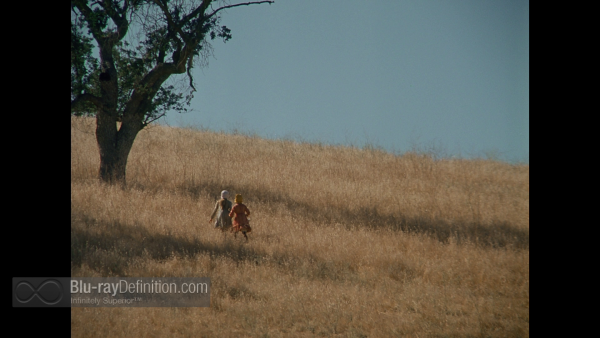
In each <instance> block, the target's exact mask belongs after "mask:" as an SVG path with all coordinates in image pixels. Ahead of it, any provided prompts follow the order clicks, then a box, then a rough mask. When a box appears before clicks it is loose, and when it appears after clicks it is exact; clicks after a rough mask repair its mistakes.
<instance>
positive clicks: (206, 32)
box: [71, 0, 232, 124]
mask: <svg viewBox="0 0 600 338" xmlns="http://www.w3.org/2000/svg"><path fill="white" fill-rule="evenodd" d="M80 2H82V1H80ZM83 2H85V3H86V4H87V6H89V8H90V9H91V13H89V15H87V16H85V15H83V13H81V11H79V9H78V8H74V7H73V4H74V2H73V1H72V13H71V100H72V101H73V100H74V99H75V98H77V97H78V96H79V95H81V94H84V93H89V94H93V95H95V96H97V97H100V95H101V94H100V82H99V76H100V73H101V72H102V70H103V67H104V65H101V64H100V61H99V60H98V56H94V55H93V54H94V52H96V53H97V51H98V49H99V48H101V46H97V48H98V49H94V47H95V45H97V43H93V42H96V41H95V39H94V38H96V39H97V38H98V37H107V36H109V34H111V33H113V32H115V31H116V29H117V28H116V24H115V22H113V21H112V19H111V15H109V14H110V11H109V10H107V9H106V8H104V6H105V5H104V4H103V3H101V2H93V3H90V2H87V1H83ZM111 3H112V8H113V9H114V10H115V11H116V12H117V13H124V9H125V8H126V11H127V12H126V13H125V15H124V17H125V18H127V20H130V21H131V22H128V24H129V26H128V27H129V29H128V31H127V35H126V36H125V37H124V38H122V39H121V40H120V41H118V42H117V43H116V44H115V47H114V48H112V58H113V61H114V67H115V69H116V71H117V83H118V87H117V93H118V102H117V112H116V115H117V116H122V115H123V112H124V110H125V108H126V107H127V103H128V102H129V100H130V99H131V98H132V95H133V93H134V92H137V93H140V92H142V93H143V92H144V91H145V90H148V88H144V87H143V86H141V84H140V83H141V81H142V79H144V77H145V76H146V75H148V73H149V72H150V71H151V70H152V69H154V68H155V67H156V66H157V65H158V64H160V63H166V62H172V63H177V62H179V61H183V62H186V68H187V76H188V77H189V85H188V86H187V88H185V87H182V86H178V87H177V88H176V87H175V86H174V85H173V84H172V83H169V82H168V81H167V82H165V83H163V84H162V86H161V87H160V89H159V90H158V91H157V92H156V95H155V96H154V98H153V100H152V102H151V104H149V105H145V106H144V124H147V123H150V122H152V121H154V120H156V119H158V118H160V117H162V116H163V115H165V114H166V113H167V112H169V111H177V112H183V111H187V108H185V107H186V106H189V105H190V101H191V99H192V98H193V92H194V91H195V88H194V87H193V79H192V75H191V72H190V69H191V68H192V67H193V65H194V62H193V61H194V60H196V61H200V62H201V65H206V64H207V60H208V56H210V54H211V52H212V46H211V45H210V43H209V39H208V38H210V40H214V39H217V38H220V39H222V40H223V41H224V42H227V41H228V40H230V39H231V38H232V35H231V30H230V29H229V28H227V27H226V26H221V25H219V20H220V18H219V16H218V15H214V16H212V17H207V16H204V17H199V16H196V17H193V16H190V14H191V13H193V10H194V6H198V3H197V2H186V1H163V2H162V4H164V6H166V8H167V9H168V12H169V13H170V16H171V18H170V20H172V22H169V20H168V19H167V17H166V16H165V14H164V13H163V12H162V11H161V8H160V7H159V6H158V5H157V4H156V3H155V2H154V1H130V2H129V4H128V6H127V7H125V2H124V1H114V0H113V1H112V2H111ZM194 4H195V5H194ZM113 15H114V13H113ZM190 18H191V19H190ZM173 24H174V25H173ZM174 26H175V27H174ZM99 32H101V33H99ZM94 33H95V34H94ZM190 42H191V45H194V46H195V47H194V50H193V53H192V54H193V55H192V59H190V60H179V58H180V54H181V51H182V48H184V46H186V45H187V44H190ZM194 42H197V43H196V44H194ZM183 76H185V75H183ZM184 92H187V94H186V95H184ZM96 109H97V108H95V106H94V105H92V104H91V103H90V102H86V103H83V104H81V105H78V106H77V107H76V108H74V109H72V112H71V114H72V115H95V114H96Z"/></svg>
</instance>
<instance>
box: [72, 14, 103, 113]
mask: <svg viewBox="0 0 600 338" xmlns="http://www.w3.org/2000/svg"><path fill="white" fill-rule="evenodd" d="M82 28H83V23H82V22H77V21H76V22H73V20H71V100H74V99H75V97H77V95H79V94H83V93H92V94H98V92H99V90H98V76H99V75H100V67H99V64H98V60H97V59H96V58H94V57H93V56H92V49H93V47H94V45H93V44H92V40H93V39H92V38H90V37H87V36H85V35H84V34H83V33H82V32H81V29H82ZM94 113H95V107H94V106H93V105H92V104H90V103H87V104H83V105H82V106H81V107H80V108H79V109H78V111H76V112H71V114H72V115H78V116H80V115H93V114H94Z"/></svg>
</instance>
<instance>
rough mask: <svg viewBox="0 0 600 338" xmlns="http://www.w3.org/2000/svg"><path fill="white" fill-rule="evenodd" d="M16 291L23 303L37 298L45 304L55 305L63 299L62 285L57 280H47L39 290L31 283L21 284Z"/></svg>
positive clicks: (18, 298) (17, 296)
mask: <svg viewBox="0 0 600 338" xmlns="http://www.w3.org/2000/svg"><path fill="white" fill-rule="evenodd" d="M15 291H16V298H17V300H18V301H19V302H21V303H28V302H29V301H31V300H32V299H33V297H35V296H37V297H38V298H39V299H40V300H41V301H42V302H43V303H44V304H47V305H54V304H57V303H58V302H60V300H61V299H62V298H63V291H62V285H61V284H60V283H59V282H58V281H57V280H47V281H45V282H44V283H42V284H41V285H40V286H39V287H38V288H37V290H36V289H35V288H34V287H33V285H31V284H30V283H29V282H20V283H19V284H17V287H16V290H15Z"/></svg>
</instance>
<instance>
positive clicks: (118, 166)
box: [96, 111, 142, 187]
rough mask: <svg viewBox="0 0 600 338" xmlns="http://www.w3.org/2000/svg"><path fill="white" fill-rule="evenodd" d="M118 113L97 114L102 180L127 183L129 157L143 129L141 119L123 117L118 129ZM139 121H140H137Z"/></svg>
mask: <svg viewBox="0 0 600 338" xmlns="http://www.w3.org/2000/svg"><path fill="white" fill-rule="evenodd" d="M114 116H116V114H110V115H109V114H107V113H106V112H103V111H99V112H98V114H97V116H96V140H97V142H98V149H99V150H100V170H99V172H98V177H99V179H100V181H102V182H104V183H109V184H118V185H120V186H121V187H125V185H126V169H127V158H128V157H129V152H130V151H131V147H132V146H133V141H134V140H135V137H136V136H137V133H138V132H139V131H140V130H141V129H142V123H141V121H134V120H132V119H123V121H122V123H121V127H120V128H119V129H118V130H117V120H116V118H115V117H114ZM136 122H138V123H136Z"/></svg>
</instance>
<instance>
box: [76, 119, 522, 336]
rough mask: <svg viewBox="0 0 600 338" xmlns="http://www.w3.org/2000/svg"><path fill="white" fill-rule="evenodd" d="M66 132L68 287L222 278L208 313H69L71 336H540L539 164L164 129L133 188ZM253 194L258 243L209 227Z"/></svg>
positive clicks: (145, 134) (84, 131)
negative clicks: (534, 188) (215, 211)
mask: <svg viewBox="0 0 600 338" xmlns="http://www.w3.org/2000/svg"><path fill="white" fill-rule="evenodd" d="M94 129H95V121H94V120H92V119H86V118H72V120H71V273H72V276H86V277H94V276H123V277H210V278H211V283H212V287H211V295H210V297H211V306H210V307H209V308H106V307H103V308H93V307H88V308H72V309H71V333H72V336H75V337H80V336H81V337H96V336H98V337H106V336H117V337H121V336H130V337H131V336H134V337H137V336H142V337H188V336H193V337H315V336H317V337H321V336H325V337H528V336H529V166H528V165H510V164H506V163H502V162H496V161H490V160H465V159H460V160H444V159H442V160H434V159H433V158H432V156H428V155H427V154H418V153H406V154H403V155H401V156H398V155H393V154H389V153H386V152H383V151H379V150H374V149H358V148H354V147H341V146H335V147H334V146H325V145H321V144H312V143H301V142H294V141H290V140H266V139H262V138H259V137H254V136H248V135H242V134H235V135H232V134H225V133H215V132H208V131H198V130H192V129H182V128H169V127H162V126H151V127H149V128H148V129H146V130H143V131H142V132H141V133H140V134H139V135H138V138H137V139H136V141H135V144H134V146H133V149H132V151H131V154H130V156H129V162H128V168H127V182H128V185H127V188H126V189H119V188H115V187H110V186H105V185H101V184H99V183H98V182H97V180H96V177H97V170H98V167H99V156H98V148H97V145H96V142H95V135H94ZM223 189H226V190H229V192H230V193H231V194H232V196H234V195H235V194H236V193H241V194H243V196H244V203H245V204H246V205H247V206H248V208H249V209H250V210H251V212H252V215H251V217H250V218H251V225H252V227H253V232H252V233H250V234H249V235H248V236H249V238H250V240H249V242H248V243H245V241H244V239H243V236H238V237H237V238H234V237H233V235H232V234H228V233H226V234H223V233H221V232H220V231H218V230H215V229H213V228H212V226H211V225H210V224H208V219H209V216H210V213H211V212H212V208H213V206H214V203H215V201H216V200H217V198H218V196H219V194H220V192H221V190H223Z"/></svg>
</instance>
